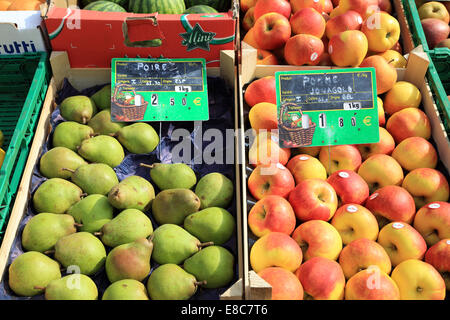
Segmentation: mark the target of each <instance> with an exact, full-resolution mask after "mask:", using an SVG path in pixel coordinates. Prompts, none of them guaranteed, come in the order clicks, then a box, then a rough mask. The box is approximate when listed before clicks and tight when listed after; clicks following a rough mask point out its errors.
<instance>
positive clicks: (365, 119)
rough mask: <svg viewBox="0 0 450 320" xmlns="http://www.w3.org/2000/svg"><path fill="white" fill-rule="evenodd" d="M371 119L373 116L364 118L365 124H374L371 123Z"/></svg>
mask: <svg viewBox="0 0 450 320" xmlns="http://www.w3.org/2000/svg"><path fill="white" fill-rule="evenodd" d="M371 120H372V117H371V116H367V117H365V118H364V120H363V122H364V124H365V125H366V126H371V125H372V124H371V123H370V122H371Z"/></svg>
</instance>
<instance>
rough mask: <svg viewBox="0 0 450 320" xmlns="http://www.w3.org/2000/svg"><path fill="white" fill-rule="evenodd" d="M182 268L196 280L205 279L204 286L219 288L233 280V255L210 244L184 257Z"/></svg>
mask: <svg viewBox="0 0 450 320" xmlns="http://www.w3.org/2000/svg"><path fill="white" fill-rule="evenodd" d="M183 268H184V270H186V271H187V272H189V273H191V274H193V275H194V276H195V278H196V279H197V280H198V281H206V284H205V285H204V287H205V288H208V289H214V288H221V287H224V286H226V285H227V284H228V283H230V282H231V280H233V276H234V257H233V255H232V254H231V253H230V252H229V251H228V250H227V249H225V248H223V247H219V246H210V247H207V248H204V249H202V250H200V251H199V252H197V253H196V254H194V255H193V256H192V257H190V258H188V259H186V261H184V264H183Z"/></svg>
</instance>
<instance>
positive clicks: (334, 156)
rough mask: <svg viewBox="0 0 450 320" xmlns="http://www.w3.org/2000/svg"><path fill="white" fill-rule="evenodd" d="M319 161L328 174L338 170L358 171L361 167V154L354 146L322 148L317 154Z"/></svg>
mask: <svg viewBox="0 0 450 320" xmlns="http://www.w3.org/2000/svg"><path fill="white" fill-rule="evenodd" d="M319 160H320V162H322V164H323V166H324V167H325V168H326V169H327V173H328V174H332V173H334V172H336V171H339V170H353V171H356V170H358V168H359V166H360V165H361V161H362V158H361V154H360V153H359V150H358V148H356V147H355V146H354V145H349V144H346V145H339V146H332V147H322V149H320V153H319Z"/></svg>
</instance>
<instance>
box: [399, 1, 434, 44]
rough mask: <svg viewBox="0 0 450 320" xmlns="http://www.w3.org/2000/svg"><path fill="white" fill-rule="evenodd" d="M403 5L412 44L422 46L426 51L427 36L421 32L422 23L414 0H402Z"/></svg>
mask: <svg viewBox="0 0 450 320" xmlns="http://www.w3.org/2000/svg"><path fill="white" fill-rule="evenodd" d="M402 3H403V7H404V8H405V16H406V19H407V20H408V24H409V28H410V30H411V34H412V38H413V41H414V45H415V46H416V47H417V46H418V45H422V46H423V50H424V51H425V52H428V51H429V50H430V48H429V47H428V43H427V38H426V37H425V33H424V32H423V28H422V23H421V22H420V18H419V11H417V7H416V2H415V1H414V0H402Z"/></svg>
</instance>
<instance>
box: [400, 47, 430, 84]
mask: <svg viewBox="0 0 450 320" xmlns="http://www.w3.org/2000/svg"><path fill="white" fill-rule="evenodd" d="M429 64H430V60H429V58H428V55H427V54H426V53H425V52H424V51H423V48H422V46H418V47H417V48H415V49H414V50H413V51H411V52H410V53H409V55H408V64H407V65H406V71H405V81H408V82H411V83H412V84H414V85H415V86H416V87H420V85H421V84H422V83H423V79H424V78H425V75H426V73H427V70H428V66H429Z"/></svg>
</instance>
